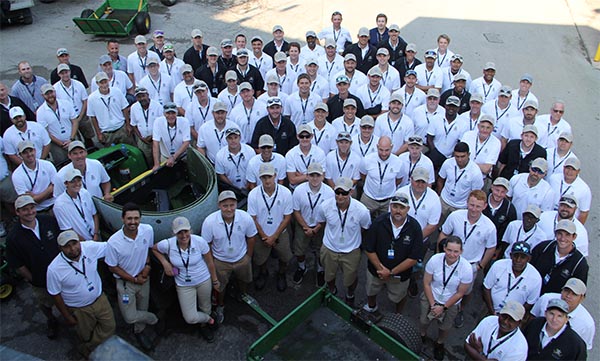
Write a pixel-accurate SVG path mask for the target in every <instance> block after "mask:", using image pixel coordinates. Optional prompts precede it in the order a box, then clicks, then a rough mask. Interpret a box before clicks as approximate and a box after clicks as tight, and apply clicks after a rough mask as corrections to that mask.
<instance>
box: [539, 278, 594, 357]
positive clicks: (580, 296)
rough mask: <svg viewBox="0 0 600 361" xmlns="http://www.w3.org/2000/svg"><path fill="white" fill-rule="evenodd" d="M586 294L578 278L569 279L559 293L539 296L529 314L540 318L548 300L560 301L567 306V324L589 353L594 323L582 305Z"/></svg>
mask: <svg viewBox="0 0 600 361" xmlns="http://www.w3.org/2000/svg"><path fill="white" fill-rule="evenodd" d="M586 292H587V287H586V286H585V283H583V281H581V280H580V279H579V278H569V279H568V280H567V282H566V283H565V285H564V286H563V288H562V291H561V292H560V293H546V294H543V295H542V296H540V298H539V299H538V301H537V302H536V303H535V305H534V306H533V308H532V309H531V314H532V315H533V316H535V317H542V316H544V310H545V309H546V308H547V306H548V302H549V301H550V300H552V299H555V298H560V299H562V300H563V301H565V302H566V303H567V305H568V306H569V324H570V325H571V327H572V328H573V331H575V332H577V334H578V335H579V337H581V338H582V339H583V341H585V343H586V346H587V349H588V351H589V350H591V349H592V347H593V344H594V335H595V333H596V322H595V321H594V319H593V318H592V315H590V313H589V311H588V310H587V309H586V308H585V307H584V306H583V304H582V302H583V301H584V300H585V294H586Z"/></svg>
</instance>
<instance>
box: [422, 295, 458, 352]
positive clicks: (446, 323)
mask: <svg viewBox="0 0 600 361" xmlns="http://www.w3.org/2000/svg"><path fill="white" fill-rule="evenodd" d="M457 313H458V305H457V304H454V305H452V306H450V307H448V309H447V310H446V311H445V312H444V313H443V314H442V317H440V318H435V319H430V318H429V317H428V315H429V301H428V300H427V296H425V293H421V315H420V317H419V322H420V323H421V327H422V328H425V327H427V326H428V325H429V324H430V323H432V322H433V321H436V323H437V325H438V327H439V329H440V330H441V331H448V330H449V329H450V328H452V324H453V323H454V318H455V317H456V314H457ZM439 341H440V340H438V342H439ZM442 341H443V340H442Z"/></svg>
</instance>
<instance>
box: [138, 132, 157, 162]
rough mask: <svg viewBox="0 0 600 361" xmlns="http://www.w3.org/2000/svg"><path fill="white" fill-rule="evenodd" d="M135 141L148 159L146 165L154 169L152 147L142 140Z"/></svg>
mask: <svg viewBox="0 0 600 361" xmlns="http://www.w3.org/2000/svg"><path fill="white" fill-rule="evenodd" d="M135 140H136V143H137V147H138V148H139V150H141V151H142V153H143V154H144V158H146V164H148V167H152V166H153V164H154V157H153V156H152V145H151V144H146V143H144V142H142V141H141V139H140V138H136V139H135Z"/></svg>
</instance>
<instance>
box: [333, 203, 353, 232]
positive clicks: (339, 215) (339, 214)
mask: <svg viewBox="0 0 600 361" xmlns="http://www.w3.org/2000/svg"><path fill="white" fill-rule="evenodd" d="M335 208H337V212H338V217H340V225H341V226H342V237H343V236H344V227H345V226H346V220H347V219H348V213H350V204H348V209H346V213H344V217H343V218H342V211H341V210H340V207H338V206H336V207H335Z"/></svg>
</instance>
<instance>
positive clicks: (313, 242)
mask: <svg viewBox="0 0 600 361" xmlns="http://www.w3.org/2000/svg"><path fill="white" fill-rule="evenodd" d="M324 231H325V228H321V230H320V231H319V232H317V234H316V235H314V236H313V237H307V236H306V234H304V230H303V229H302V227H300V225H299V224H296V231H295V232H294V246H293V247H292V251H293V253H294V256H304V255H305V254H306V250H307V249H308V247H309V246H312V247H314V249H315V250H316V251H317V257H318V256H319V250H320V249H321V246H322V245H323V233H324Z"/></svg>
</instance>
